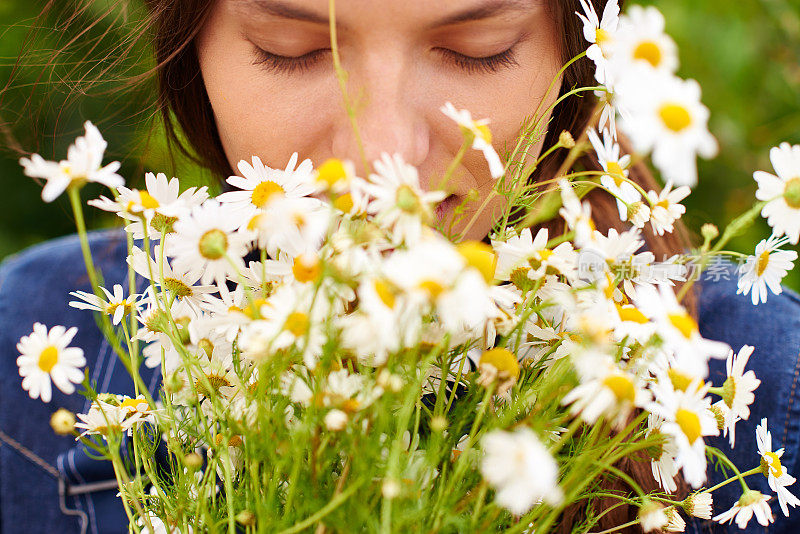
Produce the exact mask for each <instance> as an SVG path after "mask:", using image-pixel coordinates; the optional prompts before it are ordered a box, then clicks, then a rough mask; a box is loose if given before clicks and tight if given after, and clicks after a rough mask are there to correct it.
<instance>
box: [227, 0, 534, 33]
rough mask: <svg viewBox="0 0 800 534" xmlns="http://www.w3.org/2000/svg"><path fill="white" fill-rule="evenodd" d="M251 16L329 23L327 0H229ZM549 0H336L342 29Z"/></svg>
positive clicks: (419, 24) (464, 18) (518, 8)
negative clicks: (379, 22) (378, 22)
mask: <svg viewBox="0 0 800 534" xmlns="http://www.w3.org/2000/svg"><path fill="white" fill-rule="evenodd" d="M230 1H231V2H233V3H234V6H235V8H236V9H237V11H241V12H243V13H246V14H247V15H248V16H255V17H272V18H275V17H277V18H283V19H287V20H296V21H302V22H307V23H310V24H319V25H323V24H328V23H329V16H328V15H329V9H330V8H331V5H330V2H329V1H328V0H230ZM548 1H549V0H336V2H335V9H336V13H335V16H336V23H337V27H338V28H340V29H341V30H342V31H347V30H348V29H351V28H353V29H354V28H357V27H359V26H363V25H366V24H373V23H375V22H377V21H382V22H388V23H392V24H394V25H408V26H409V27H410V28H414V29H418V30H419V29H422V30H426V29H437V28H442V27H448V26H454V25H459V24H467V23H469V22H475V21H482V20H498V19H514V18H515V17H519V16H520V15H523V14H525V13H526V12H532V11H535V10H537V9H541V8H542V7H544V6H545V5H546V4H548Z"/></svg>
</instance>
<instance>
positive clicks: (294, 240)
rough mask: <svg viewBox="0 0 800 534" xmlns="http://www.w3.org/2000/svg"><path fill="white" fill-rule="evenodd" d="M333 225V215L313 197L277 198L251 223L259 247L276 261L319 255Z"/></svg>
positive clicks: (249, 224)
mask: <svg viewBox="0 0 800 534" xmlns="http://www.w3.org/2000/svg"><path fill="white" fill-rule="evenodd" d="M330 224H331V211H330V210H329V209H327V208H326V207H325V204H324V203H323V202H322V201H320V200H317V199H316V198H310V197H287V196H283V197H277V198H276V199H274V200H272V201H270V205H269V208H268V209H266V210H261V211H260V212H259V213H257V214H256V215H255V216H254V217H253V218H252V219H251V220H250V222H249V223H248V225H247V226H248V229H250V230H253V231H254V232H255V235H256V243H257V244H258V246H259V247H260V248H262V249H264V250H266V251H267V253H268V254H269V255H270V257H272V258H280V257H281V255H282V254H286V255H288V256H289V257H291V258H294V257H296V256H298V255H300V254H303V253H306V252H310V251H316V250H318V249H319V247H320V246H321V245H322V242H323V239H324V238H325V234H326V232H327V230H328V227H329V226H330Z"/></svg>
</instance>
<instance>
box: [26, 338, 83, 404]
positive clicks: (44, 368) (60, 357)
mask: <svg viewBox="0 0 800 534" xmlns="http://www.w3.org/2000/svg"><path fill="white" fill-rule="evenodd" d="M77 332H78V329H77V328H75V327H72V328H70V329H69V330H67V329H66V328H64V327H63V326H60V325H57V326H54V327H53V328H51V329H50V330H49V331H48V330H47V327H46V326H45V325H43V324H41V323H34V325H33V332H31V333H30V334H28V335H27V336H22V338H20V340H19V343H17V350H18V351H19V352H20V356H19V357H18V358H17V366H18V367H19V375H20V376H21V377H22V389H24V390H25V391H27V392H28V395H30V397H31V398H32V399H38V398H41V399H42V401H43V402H50V399H51V398H52V387H51V381H52V383H53V384H55V385H56V387H57V388H58V389H60V390H61V391H62V392H64V393H66V394H67V395H70V394H72V393H73V392H74V391H75V385H74V384H80V383H81V381H82V380H83V373H82V372H81V370H80V368H81V367H83V366H84V365H86V359H85V358H84V357H83V350H82V349H80V348H78V347H69V346H68V345H69V344H70V342H71V341H72V338H73V337H75V334H76V333H77Z"/></svg>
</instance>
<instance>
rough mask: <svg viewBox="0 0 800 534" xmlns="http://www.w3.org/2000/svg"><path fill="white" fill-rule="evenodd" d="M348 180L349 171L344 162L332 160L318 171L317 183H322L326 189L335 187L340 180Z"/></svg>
mask: <svg viewBox="0 0 800 534" xmlns="http://www.w3.org/2000/svg"><path fill="white" fill-rule="evenodd" d="M346 178H347V171H346V170H345V168H344V164H343V163H342V160H340V159H337V158H331V159H329V160H327V161H325V163H323V164H322V165H320V166H319V168H318V169H317V181H318V182H322V183H323V184H324V185H325V186H326V187H333V185H334V184H336V183H337V182H339V181H340V180H345V179H346Z"/></svg>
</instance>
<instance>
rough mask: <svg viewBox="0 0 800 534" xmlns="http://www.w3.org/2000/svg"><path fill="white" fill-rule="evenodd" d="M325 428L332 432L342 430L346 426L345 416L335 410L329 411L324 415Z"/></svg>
mask: <svg viewBox="0 0 800 534" xmlns="http://www.w3.org/2000/svg"><path fill="white" fill-rule="evenodd" d="M325 426H326V427H327V428H328V430H331V431H333V432H338V431H340V430H344V428H345V427H346V426H347V414H346V413H344V412H343V411H341V410H336V409H333V410H331V411H329V412H328V413H327V414H326V415H325Z"/></svg>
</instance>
